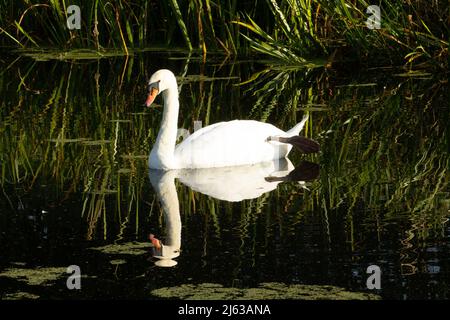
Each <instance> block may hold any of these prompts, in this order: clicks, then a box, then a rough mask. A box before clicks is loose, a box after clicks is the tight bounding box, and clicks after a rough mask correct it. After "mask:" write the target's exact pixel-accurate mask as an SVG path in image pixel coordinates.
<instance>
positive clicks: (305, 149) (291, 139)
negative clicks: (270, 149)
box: [266, 115, 320, 156]
mask: <svg viewBox="0 0 450 320" xmlns="http://www.w3.org/2000/svg"><path fill="white" fill-rule="evenodd" d="M306 120H308V115H305V116H304V117H303V119H302V121H300V123H298V124H296V125H295V126H294V127H293V128H292V129H291V130H289V131H287V132H286V135H283V136H271V137H268V138H267V140H266V141H278V142H281V143H289V144H291V145H293V146H294V147H295V148H296V149H298V150H300V152H302V153H315V152H319V151H320V145H319V144H318V143H317V142H316V141H314V140H312V139H308V138H306V137H302V136H299V135H298V134H299V132H300V131H301V130H302V129H303V127H304V126H305V123H306ZM287 154H289V151H288V153H287ZM287 154H286V156H287Z"/></svg>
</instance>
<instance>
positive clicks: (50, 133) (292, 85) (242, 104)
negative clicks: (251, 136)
mask: <svg viewBox="0 0 450 320" xmlns="http://www.w3.org/2000/svg"><path fill="white" fill-rule="evenodd" d="M180 56H181V57H183V54H173V56H172V57H174V58H177V59H174V60H170V62H167V60H164V63H165V64H169V67H171V68H173V69H174V70H175V71H176V70H183V72H182V74H179V79H181V80H182V79H185V81H181V83H182V87H181V97H182V101H181V111H180V112H181V113H180V120H179V127H183V128H187V129H190V131H192V130H193V123H194V121H196V120H200V121H202V123H203V125H208V124H210V123H215V122H218V121H223V120H230V119H235V118H247V119H256V120H261V121H267V122H271V123H274V124H276V125H277V126H279V127H280V128H290V127H292V126H293V125H294V124H295V123H296V122H297V121H298V120H299V119H301V117H302V115H303V113H304V112H309V114H310V121H309V122H308V126H307V128H306V129H305V131H304V134H306V135H307V136H309V137H312V138H314V139H317V140H319V141H320V142H321V146H322V154H321V155H320V157H318V158H317V156H314V155H313V156H308V157H307V158H308V159H310V160H314V161H315V162H318V161H320V166H321V173H320V180H318V181H314V182H313V183H311V184H310V185H309V186H308V189H303V188H298V186H296V185H294V184H285V185H280V186H279V188H278V190H277V191H275V192H272V193H270V194H265V195H264V196H262V197H260V198H258V199H253V200H248V201H244V202H242V203H239V204H228V203H223V202H221V201H218V200H215V199H212V198H209V197H206V196H203V195H200V194H198V193H195V192H192V191H191V190H188V189H187V188H185V187H183V186H181V185H180V184H178V185H177V188H178V190H179V194H178V196H179V200H180V208H181V209H182V210H181V212H182V215H183V217H182V219H183V224H184V227H185V229H186V230H183V235H187V234H190V233H191V232H198V231H199V230H196V229H195V228H196V227H195V226H193V225H189V224H185V223H184V222H186V221H187V219H190V218H192V217H198V216H196V215H195V214H199V213H201V217H202V219H204V221H205V225H204V230H200V231H201V232H200V235H201V237H204V242H203V243H202V245H204V247H203V249H204V251H205V255H206V252H207V250H208V248H209V247H208V244H209V243H212V242H213V241H216V243H219V244H221V240H220V239H222V237H226V236H230V231H229V230H230V228H231V227H230V225H232V224H233V223H234V225H233V226H234V227H236V228H235V229H233V233H232V235H231V236H232V237H238V238H239V240H240V246H239V248H238V249H239V250H237V251H236V252H235V254H236V255H237V256H238V258H239V261H237V262H236V261H233V263H234V265H233V268H236V270H237V269H238V268H239V267H240V266H242V265H245V264H246V263H247V260H245V259H244V255H245V254H247V253H248V251H251V257H250V258H251V263H252V264H255V263H256V262H255V261H256V260H257V258H258V257H257V254H260V252H257V251H258V250H261V249H260V248H259V247H258V246H256V245H255V244H256V243H257V242H258V241H259V242H258V243H264V246H265V247H264V248H263V249H262V250H267V251H269V250H270V248H271V247H273V244H272V240H270V236H272V234H271V232H275V231H274V230H273V226H277V228H278V227H279V230H280V233H281V235H280V237H287V236H288V230H289V229H290V228H291V227H292V226H293V225H296V224H298V222H299V221H301V220H302V219H303V217H304V215H305V214H306V213H307V212H318V213H319V214H320V216H321V217H322V216H323V219H324V221H325V222H324V223H328V219H329V218H331V217H332V216H333V215H337V216H338V217H341V215H342V216H343V217H344V219H345V225H344V226H343V230H340V232H343V233H344V234H345V236H346V239H345V240H346V241H348V243H350V247H351V248H350V249H351V250H357V249H358V246H361V245H362V243H363V242H364V241H365V240H367V239H366V234H365V233H364V232H363V231H364V229H365V228H371V227H374V228H376V229H377V230H382V228H383V224H384V223H385V222H386V221H387V220H388V219H397V218H399V219H400V218H402V219H406V220H407V221H408V224H407V227H405V228H406V230H402V232H403V233H402V235H401V237H403V238H404V241H403V242H402V245H404V248H405V249H407V250H416V249H417V247H418V243H417V242H414V241H419V240H420V241H426V240H430V239H433V238H434V237H439V236H441V235H442V234H443V233H444V230H445V223H446V221H447V219H448V210H449V204H450V202H449V192H450V189H449V178H450V177H449V172H448V168H449V165H450V162H449V161H450V160H449V149H450V148H449V146H450V144H449V134H450V133H449V127H448V119H449V118H450V117H449V108H448V101H449V99H448V90H447V86H448V80H447V79H446V77H445V76H443V75H440V74H436V75H433V76H432V75H429V74H423V73H422V74H417V73H415V74H410V73H408V74H405V73H403V74H402V71H398V70H395V71H392V72H391V74H390V76H389V77H387V76H386V74H385V73H386V71H385V70H383V72H378V71H377V70H376V69H375V70H372V72H371V73H369V74H368V75H365V76H361V75H353V74H352V75H351V76H349V77H347V76H348V75H347V74H345V73H344V74H339V75H337V74H334V73H333V70H330V69H324V68H316V67H315V68H312V69H309V68H305V69H304V70H294V71H293V70H288V69H284V68H281V67H280V66H275V67H271V68H267V69H264V70H262V71H261V72H257V73H255V74H254V76H253V77H252V74H250V73H249V71H247V70H252V69H257V68H258V66H257V65H254V64H252V63H250V64H249V65H244V64H243V63H240V64H232V63H228V62H227V61H225V62H223V63H222V61H219V62H218V63H217V64H216V62H217V61H212V63H211V64H212V65H200V66H198V65H196V64H192V63H190V60H185V62H186V63H185V64H184V65H181V64H182V63H183V62H184V61H181V62H177V61H179V60H178V58H180ZM15 58H16V57H13V59H15ZM8 59H9V58H8ZM13 59H11V61H8V62H9V63H10V64H9V65H8V66H7V67H6V68H5V69H4V70H3V72H2V73H1V74H0V90H1V92H2V96H3V97H5V99H2V100H1V101H0V106H1V109H0V188H1V194H2V196H1V197H0V205H1V207H2V208H8V210H2V214H1V215H0V219H7V218H8V216H7V215H6V214H5V213H4V212H13V213H17V212H19V211H20V207H22V206H23V204H24V203H25V205H26V202H27V201H28V199H29V197H30V195H31V196H33V195H35V196H37V197H42V195H41V194H40V190H41V187H42V186H47V189H46V192H45V201H44V202H45V206H46V208H45V209H48V208H47V207H57V208H60V207H64V206H67V207H70V206H72V204H71V202H69V201H72V200H73V198H76V199H81V205H76V206H73V208H74V210H79V211H80V212H79V215H80V216H82V217H83V219H84V220H85V221H87V230H86V234H85V237H86V239H88V240H92V239H105V240H106V239H108V241H110V240H112V239H114V240H122V239H123V238H126V237H133V238H134V239H136V238H138V237H139V232H140V230H141V229H143V226H142V222H143V221H144V220H143V217H145V218H147V217H151V219H153V220H152V221H157V222H158V223H160V224H161V223H162V218H161V215H160V209H159V206H158V202H157V199H156V198H155V196H154V194H153V193H152V192H151V190H150V186H149V182H148V180H147V156H148V153H149V150H150V148H151V145H152V143H153V141H154V140H155V138H156V134H157V131H158V129H159V125H160V124H159V122H160V117H161V111H160V108H155V109H152V110H143V109H142V107H141V104H142V102H143V100H142V99H143V94H145V90H146V88H145V82H146V77H147V76H148V74H147V72H146V70H145V68H147V66H149V65H151V66H152V68H156V65H158V64H159V63H158V61H154V60H155V59H154V56H152V55H149V56H148V57H147V56H142V59H140V60H139V62H136V61H137V60H135V59H134V58H132V57H130V58H128V59H121V58H111V59H102V60H96V61H95V62H92V61H83V62H81V61H73V62H59V61H51V62H36V61H33V60H31V59H30V58H20V59H22V61H19V62H18V61H12V60H13ZM147 59H149V60H147ZM150 59H151V60H150ZM195 61H198V60H195ZM161 64H162V63H161ZM180 65H181V67H180ZM49 70H50V71H49ZM188 71H189V72H188ZM49 73H51V76H52V81H48V76H49ZM189 73H193V74H195V75H196V76H192V75H189ZM338 76H339V77H338ZM214 78H218V79H216V80H214V81H211V80H212V79H214ZM238 79H241V80H242V82H241V85H238V82H239V81H238ZM247 79H251V80H252V81H251V82H248V83H245V81H246V80H247ZM296 157H297V158H296ZM291 159H292V160H293V162H294V163H298V161H296V160H298V156H296V155H295V154H292V157H291ZM30 206H33V204H30ZM8 214H9V213H8ZM361 218H362V219H361ZM236 219H237V220H238V223H237V225H236ZM361 220H362V222H363V225H360V223H361ZM277 230H278V229H277ZM327 232H330V230H328V231H327ZM265 233H268V234H269V236H266V234H265ZM211 234H212V235H213V236H212V238H213V239H207V237H208V236H210V235H211ZM372 240H373V239H372ZM378 240H380V239H378ZM277 241H278V240H277ZM277 241H275V242H277ZM412 243H413V244H412ZM138 244H139V243H138ZM139 245H140V244H139ZM142 246H143V247H142V250H139V249H138V250H137V251H136V252H139V253H143V252H144V249H143V248H144V243H142ZM145 246H146V247H147V246H148V247H150V243H145ZM109 249H114V248H113V247H109ZM125 251H126V252H127V253H129V252H134V250H133V249H131V248H127V249H126V250H125ZM125 251H123V252H125ZM264 254H267V252H264ZM245 258H248V256H247V257H245ZM408 259H409V258H408ZM235 262H236V263H235ZM402 263H408V264H410V263H414V261H409V260H408V261H402ZM236 265H238V267H236ZM233 272H238V271H235V270H233ZM233 276H234V274H233ZM237 276H239V275H237Z"/></svg>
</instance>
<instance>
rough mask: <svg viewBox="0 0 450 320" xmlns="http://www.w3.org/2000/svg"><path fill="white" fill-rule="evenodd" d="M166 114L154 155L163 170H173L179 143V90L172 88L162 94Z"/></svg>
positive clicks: (154, 148) (164, 113) (164, 114)
mask: <svg viewBox="0 0 450 320" xmlns="http://www.w3.org/2000/svg"><path fill="white" fill-rule="evenodd" d="M162 95H163V99H164V112H163V118H162V121H161V128H160V129H159V133H158V137H157V138H156V143H155V145H154V147H153V150H152V153H153V152H154V153H155V156H156V157H157V158H158V160H159V162H160V165H161V168H162V169H173V168H174V165H175V157H174V152H175V143H176V141H177V129H178V127H177V124H178V111H179V106H180V105H179V102H178V88H177V87H176V86H175V87H172V88H169V89H167V90H165V91H163V93H162Z"/></svg>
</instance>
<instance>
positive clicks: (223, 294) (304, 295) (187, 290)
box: [151, 283, 381, 300]
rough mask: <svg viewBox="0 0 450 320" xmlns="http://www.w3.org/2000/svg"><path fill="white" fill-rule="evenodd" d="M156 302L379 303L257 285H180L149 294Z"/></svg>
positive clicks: (313, 289)
mask: <svg viewBox="0 0 450 320" xmlns="http://www.w3.org/2000/svg"><path fill="white" fill-rule="evenodd" d="M151 294H152V295H155V296H157V297H159V298H169V299H170V298H172V299H182V300H277V299H284V300H286V299H289V300H379V299H380V298H381V297H380V296H378V295H376V294H372V293H366V292H351V291H347V290H345V289H343V288H339V287H335V286H319V285H303V284H291V285H286V284H283V283H261V284H259V285H258V286H257V287H256V288H227V287H224V286H222V285H220V284H215V283H200V284H181V285H179V286H176V287H165V288H159V289H156V290H152V292H151Z"/></svg>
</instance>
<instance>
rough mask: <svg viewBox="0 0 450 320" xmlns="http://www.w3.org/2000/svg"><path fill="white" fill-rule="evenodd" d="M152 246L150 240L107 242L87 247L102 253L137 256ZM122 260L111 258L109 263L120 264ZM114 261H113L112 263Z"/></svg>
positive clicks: (146, 251)
mask: <svg viewBox="0 0 450 320" xmlns="http://www.w3.org/2000/svg"><path fill="white" fill-rule="evenodd" d="M151 246H152V244H151V243H150V242H126V243H120V244H108V245H106V246H102V247H93V248H89V249H91V250H96V251H100V252H102V253H104V254H120V255H132V256H138V255H141V254H145V253H148V249H149V248H150V247H151ZM123 261H124V260H117V259H116V260H112V261H111V264H122V263H123ZM113 262H114V263H113Z"/></svg>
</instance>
